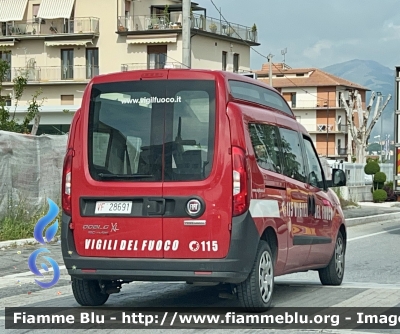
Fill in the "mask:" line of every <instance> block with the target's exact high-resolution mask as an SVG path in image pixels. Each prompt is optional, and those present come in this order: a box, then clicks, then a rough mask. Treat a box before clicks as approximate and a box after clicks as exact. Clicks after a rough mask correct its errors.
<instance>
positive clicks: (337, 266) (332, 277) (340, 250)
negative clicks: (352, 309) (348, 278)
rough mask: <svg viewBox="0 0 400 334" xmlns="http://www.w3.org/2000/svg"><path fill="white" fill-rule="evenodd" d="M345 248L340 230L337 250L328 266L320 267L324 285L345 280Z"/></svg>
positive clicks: (319, 271)
mask: <svg viewBox="0 0 400 334" xmlns="http://www.w3.org/2000/svg"><path fill="white" fill-rule="evenodd" d="M345 249H346V246H345V244H344V239H343V235H342V233H341V232H340V231H339V233H338V236H337V239H336V245H335V250H334V252H333V255H332V258H331V260H330V262H329V264H328V266H327V267H326V268H323V269H319V270H318V273H319V279H320V281H321V283H322V284H323V285H340V284H342V281H343V276H344V267H345Z"/></svg>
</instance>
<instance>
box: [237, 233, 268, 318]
mask: <svg viewBox="0 0 400 334" xmlns="http://www.w3.org/2000/svg"><path fill="white" fill-rule="evenodd" d="M273 258H274V257H273V256H272V252H271V248H270V246H269V245H268V243H267V242H265V241H264V240H260V243H259V245H258V249H257V255H256V258H255V260H254V264H253V268H252V270H251V272H250V274H249V276H248V277H247V279H246V280H245V281H244V282H242V283H240V284H239V285H238V286H237V293H238V298H239V300H240V302H241V304H242V306H243V307H245V308H246V309H247V310H249V311H253V312H263V311H265V310H266V309H268V308H269V307H270V306H271V302H272V294H273V291H274V261H273Z"/></svg>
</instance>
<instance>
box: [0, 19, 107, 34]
mask: <svg viewBox="0 0 400 334" xmlns="http://www.w3.org/2000/svg"><path fill="white" fill-rule="evenodd" d="M99 21H100V20H99V19H98V18H96V17H77V18H74V19H72V20H65V21H64V19H54V20H53V19H52V20H48V19H46V20H44V19H42V20H39V19H36V20H29V21H19V22H18V21H16V22H6V24H3V25H2V26H1V31H0V37H1V36H3V37H8V36H22V35H24V36H29V35H32V36H38V35H39V36H41V35H42V36H43V35H56V34H98V33H99Z"/></svg>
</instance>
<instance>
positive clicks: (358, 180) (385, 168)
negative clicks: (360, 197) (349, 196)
mask: <svg viewBox="0 0 400 334" xmlns="http://www.w3.org/2000/svg"><path fill="white" fill-rule="evenodd" d="M379 166H380V168H381V169H380V171H381V172H383V173H385V174H386V182H391V181H393V173H394V169H393V168H394V164H391V163H383V164H382V163H380V164H379ZM331 167H332V168H340V169H342V170H343V171H344V172H345V174H346V176H347V186H365V185H370V184H372V176H371V175H366V174H365V172H364V167H365V164H360V163H350V162H344V163H339V162H338V163H334V164H333V165H331Z"/></svg>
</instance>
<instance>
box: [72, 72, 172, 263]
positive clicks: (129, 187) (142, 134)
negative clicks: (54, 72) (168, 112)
mask: <svg viewBox="0 0 400 334" xmlns="http://www.w3.org/2000/svg"><path fill="white" fill-rule="evenodd" d="M131 76H132V74H131ZM161 82H163V81H162V80H161ZM164 82H165V80H164ZM165 86H166V85H165V83H164V84H160V81H158V80H129V81H117V82H105V83H98V84H93V86H92V90H91V96H90V105H89V117H87V119H86V121H85V122H84V123H83V128H84V131H83V133H84V135H83V138H82V139H83V140H82V142H83V143H84V144H83V146H84V147H83V148H81V149H79V147H78V149H77V152H76V154H75V155H76V156H83V164H79V163H74V170H73V171H72V184H73V186H72V194H73V198H74V200H75V202H74V203H73V207H75V208H78V207H79V208H80V210H73V217H72V222H73V225H74V238H75V243H76V247H77V251H78V253H79V254H80V255H82V256H99V257H128V258H129V257H139V258H146V257H149V258H150V257H151V258H162V257H163V252H164V247H165V242H164V239H163V231H162V215H163V212H164V199H163V198H162V181H163V174H162V152H163V132H164V131H163V129H164V112H165V109H164V104H161V103H152V99H155V98H164V97H165ZM81 152H82V153H81ZM74 159H75V160H77V159H76V158H74ZM75 160H74V161H75ZM77 161H79V160H77ZM82 170H83V172H82ZM172 243H173V242H172ZM167 247H171V245H167Z"/></svg>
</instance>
